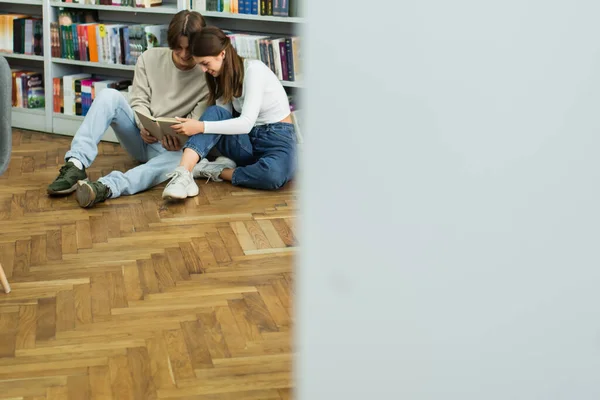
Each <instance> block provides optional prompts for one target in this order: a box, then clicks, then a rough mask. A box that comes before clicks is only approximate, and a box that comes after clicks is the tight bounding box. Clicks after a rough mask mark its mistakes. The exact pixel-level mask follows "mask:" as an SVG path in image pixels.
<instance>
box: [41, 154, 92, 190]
mask: <svg viewBox="0 0 600 400" xmlns="http://www.w3.org/2000/svg"><path fill="white" fill-rule="evenodd" d="M82 180H87V174H86V173H85V167H83V169H79V168H77V167H76V166H75V164H73V163H72V162H70V161H69V162H67V163H66V164H65V165H63V166H62V167H60V172H59V174H58V177H57V178H56V179H55V180H54V182H52V183H51V184H50V185H48V189H47V191H48V194H69V193H72V192H74V191H75V189H77V182H78V181H82Z"/></svg>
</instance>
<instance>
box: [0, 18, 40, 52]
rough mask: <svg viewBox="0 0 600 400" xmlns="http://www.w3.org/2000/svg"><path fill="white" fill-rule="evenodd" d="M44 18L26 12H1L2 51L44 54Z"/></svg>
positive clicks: (0, 34)
mask: <svg viewBox="0 0 600 400" xmlns="http://www.w3.org/2000/svg"><path fill="white" fill-rule="evenodd" d="M42 31H43V27H42V19H41V18H38V17H32V16H31V15H25V14H0V51H3V52H7V53H19V54H29V55H40V56H41V55H43V43H44V41H43V40H42Z"/></svg>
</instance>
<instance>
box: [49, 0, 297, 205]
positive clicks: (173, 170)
mask: <svg viewBox="0 0 600 400" xmlns="http://www.w3.org/2000/svg"><path fill="white" fill-rule="evenodd" d="M167 38H168V43H169V48H152V49H149V50H147V51H145V52H144V53H143V54H142V55H141V56H140V57H139V58H138V61H137V64H136V67H135V74H134V77H133V82H132V88H131V96H130V98H131V100H130V103H129V104H128V103H127V100H126V99H125V97H124V96H123V95H122V94H121V93H119V92H118V91H116V90H114V89H104V90H102V91H101V92H100V93H99V94H98V96H97V97H96V98H95V99H94V102H93V103H92V106H91V107H90V109H89V111H88V113H87V115H86V117H85V119H84V120H83V122H82V124H81V127H80V128H79V129H78V130H77V133H76V134H75V137H74V138H73V141H72V143H71V149H70V150H69V151H68V152H67V153H66V155H65V161H66V163H65V165H63V166H62V167H61V168H60V173H59V175H58V177H57V178H56V179H55V180H54V182H52V184H50V185H49V186H48V193H49V194H51V195H64V194H69V193H72V192H73V191H75V192H76V199H77V202H78V203H79V205H80V206H81V207H91V206H93V205H94V204H96V203H98V202H102V201H104V200H106V199H109V198H116V197H119V196H121V195H132V194H135V193H138V192H141V191H144V190H147V189H149V188H151V187H153V186H155V185H157V184H159V183H161V182H164V181H166V180H167V179H169V178H171V180H170V182H169V183H168V184H167V186H166V187H165V189H164V191H163V194H162V197H163V198H164V199H168V200H174V199H185V198H187V197H190V196H196V195H197V194H198V186H197V184H196V182H195V181H194V178H207V179H212V180H214V181H222V180H227V181H231V183H232V184H233V185H236V186H245V187H250V188H256V189H267V190H268V189H277V188H280V187H281V186H283V185H284V184H285V183H287V182H288V181H289V180H291V179H292V177H293V175H294V172H295V166H296V135H295V132H294V125H293V124H292V120H291V116H290V106H289V102H288V98H287V94H286V92H285V90H284V88H283V86H282V85H281V82H280V81H279V79H278V78H277V76H276V75H275V74H274V73H273V72H272V71H271V70H270V69H269V68H268V67H267V66H266V65H265V64H264V63H263V62H261V61H259V60H246V59H243V58H241V57H240V56H238V54H237V52H236V51H235V49H234V48H233V46H232V45H231V42H230V40H229V38H228V37H227V36H226V35H225V34H224V33H223V31H221V30H220V29H219V28H216V27H212V26H208V27H207V26H206V23H205V21H204V18H203V17H202V15H200V14H199V13H197V12H194V11H180V12H179V13H178V14H176V15H175V17H174V18H173V19H172V21H171V23H170V24H169V29H168V33H167ZM134 110H135V111H139V112H142V113H144V114H147V115H152V116H154V117H156V118H158V117H173V116H178V117H183V118H178V120H179V123H178V124H175V125H173V129H174V130H175V131H177V132H178V133H180V134H184V135H186V136H188V137H189V138H188V140H187V141H186V143H185V144H180V143H179V141H177V139H174V138H171V137H167V136H165V137H164V138H163V139H162V141H158V140H157V139H156V138H154V137H153V136H151V135H150V133H149V132H148V131H147V130H146V129H144V128H143V126H142V125H141V123H140V121H139V119H138V118H137V116H136V115H135V112H134ZM234 110H235V112H236V113H237V115H238V116H236V117H235V118H234V117H233V112H234ZM109 125H110V126H111V127H112V128H113V130H114V132H115V133H116V135H117V138H118V139H119V142H120V143H121V145H122V146H123V147H124V148H125V150H126V151H127V152H128V153H129V154H131V156H133V157H134V158H135V159H136V160H138V161H140V162H142V163H143V164H141V165H139V166H137V167H135V168H133V169H130V170H129V171H126V172H120V171H112V172H111V173H110V174H108V175H106V176H103V177H102V178H100V179H99V180H98V181H96V182H90V181H88V179H87V174H86V172H85V171H86V168H88V167H89V166H90V165H91V164H92V162H93V161H94V159H95V158H96V156H97V155H98V143H99V142H100V138H101V137H102V135H103V134H104V133H105V131H106V130H107V129H108V126H109ZM182 149H183V151H182ZM212 149H216V150H217V151H218V152H219V153H220V154H221V156H219V157H217V158H216V160H215V161H208V160H207V159H206V156H207V155H208V153H209V152H210V151H211V150H212Z"/></svg>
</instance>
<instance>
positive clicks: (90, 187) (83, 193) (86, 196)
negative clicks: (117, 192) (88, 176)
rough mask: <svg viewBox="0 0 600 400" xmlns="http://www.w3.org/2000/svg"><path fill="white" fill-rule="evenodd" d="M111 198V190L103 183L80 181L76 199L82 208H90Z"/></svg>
mask: <svg viewBox="0 0 600 400" xmlns="http://www.w3.org/2000/svg"><path fill="white" fill-rule="evenodd" d="M109 197H110V189H109V188H108V186H106V185H105V184H103V183H101V182H88V181H79V182H78V183H77V191H76V192H75V198H76V199H77V203H79V206H80V207H83V208H88V207H91V206H93V205H94V204H96V203H100V202H102V201H104V200H106V199H108V198H109Z"/></svg>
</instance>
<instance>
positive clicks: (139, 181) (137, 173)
mask: <svg viewBox="0 0 600 400" xmlns="http://www.w3.org/2000/svg"><path fill="white" fill-rule="evenodd" d="M181 154H182V152H181V151H168V150H166V149H164V148H163V147H162V145H161V144H160V143H159V142H157V143H153V144H151V145H148V156H149V157H150V160H149V161H148V162H146V163H145V164H141V165H138V166H137V167H135V168H132V169H130V170H128V171H126V172H121V171H112V172H111V173H110V174H108V175H106V176H103V177H102V178H100V179H98V181H97V182H90V183H87V182H80V183H79V186H78V187H77V193H76V199H77V202H78V203H79V205H80V206H81V207H91V206H93V205H94V204H96V203H99V202H101V201H104V200H106V199H108V198H113V199H114V198H117V197H119V196H124V195H132V194H136V193H139V192H142V191H144V190H147V189H150V188H151V187H154V186H156V185H158V184H159V183H161V182H164V181H166V180H167V179H168V177H167V174H168V173H170V172H172V171H173V170H174V169H175V168H176V167H177V165H178V164H179V160H180V159H181Z"/></svg>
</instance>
